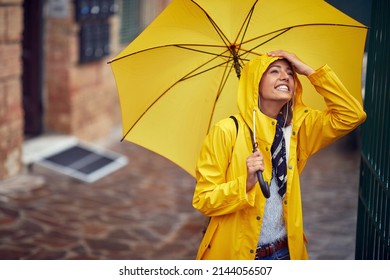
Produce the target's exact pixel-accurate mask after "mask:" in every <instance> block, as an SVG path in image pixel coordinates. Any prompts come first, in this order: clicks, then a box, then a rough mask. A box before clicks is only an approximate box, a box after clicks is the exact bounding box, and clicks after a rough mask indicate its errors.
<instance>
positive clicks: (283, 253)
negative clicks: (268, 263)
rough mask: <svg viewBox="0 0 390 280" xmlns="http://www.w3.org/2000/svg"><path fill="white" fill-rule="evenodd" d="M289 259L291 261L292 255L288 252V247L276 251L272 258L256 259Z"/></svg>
mask: <svg viewBox="0 0 390 280" xmlns="http://www.w3.org/2000/svg"><path fill="white" fill-rule="evenodd" d="M289 259H290V253H289V252H288V247H284V248H282V249H280V250H278V251H276V252H275V253H273V254H272V255H270V256H266V257H262V258H257V257H256V258H255V260H289Z"/></svg>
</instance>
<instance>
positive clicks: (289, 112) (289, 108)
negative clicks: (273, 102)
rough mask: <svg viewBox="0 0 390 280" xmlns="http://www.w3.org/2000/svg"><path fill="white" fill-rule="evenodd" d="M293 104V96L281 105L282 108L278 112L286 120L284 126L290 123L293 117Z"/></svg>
mask: <svg viewBox="0 0 390 280" xmlns="http://www.w3.org/2000/svg"><path fill="white" fill-rule="evenodd" d="M293 106H294V97H293V98H291V100H290V101H289V102H287V103H286V104H285V105H284V106H283V107H282V110H280V113H281V114H282V115H283V119H284V120H286V124H285V126H288V125H290V124H291V120H292V118H293Z"/></svg>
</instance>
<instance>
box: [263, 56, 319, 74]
mask: <svg viewBox="0 0 390 280" xmlns="http://www.w3.org/2000/svg"><path fill="white" fill-rule="evenodd" d="M267 55H269V56H279V57H283V58H285V59H287V60H288V61H289V62H290V63H291V64H292V66H293V67H294V69H295V71H296V72H297V73H298V74H301V75H305V76H309V75H311V74H313V73H314V72H315V71H314V69H313V68H311V67H310V66H309V65H307V64H306V63H304V62H303V61H302V60H300V59H299V58H298V57H297V56H296V55H295V54H293V53H289V52H286V51H283V50H277V51H270V52H268V53H267Z"/></svg>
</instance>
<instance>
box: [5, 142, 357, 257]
mask: <svg viewBox="0 0 390 280" xmlns="http://www.w3.org/2000/svg"><path fill="white" fill-rule="evenodd" d="M113 138H114V139H116V140H115V141H107V142H105V143H104V145H105V147H106V148H108V149H110V150H112V151H115V152H117V153H120V154H123V155H126V156H127V157H128V161H129V163H128V164H127V165H126V166H125V167H123V168H121V169H120V170H118V171H116V172H115V173H112V174H110V175H108V176H106V177H104V178H102V179H100V180H99V181H97V182H95V183H91V184H87V183H82V182H80V181H76V180H74V179H72V178H70V177H67V176H65V175H61V174H58V173H55V172H53V171H50V170H48V169H45V168H43V167H39V166H36V165H33V166H32V168H31V169H30V170H29V171H26V172H25V173H24V174H21V175H19V176H17V177H15V178H12V179H11V180H7V181H2V182H0V259H112V260H117V259H139V260H146V259H155V260H158V259H173V260H175V259H177V260H179V259H187V260H191V259H194V258H195V255H196V251H197V247H198V245H199V242H200V238H201V234H202V233H201V231H202V228H203V224H204V221H205V218H204V217H203V216H202V215H201V214H200V213H198V212H197V211H195V210H194V209H193V207H192V205H191V200H192V194H193V188H194V185H195V180H194V179H193V178H192V177H191V176H189V175H188V174H187V173H185V172H184V171H183V170H181V169H180V168H178V167H177V166H176V165H174V164H173V163H171V162H169V161H168V160H166V159H165V158H162V157H161V156H159V155H156V154H154V153H152V152H150V151H148V150H145V149H143V148H141V147H139V146H137V145H134V144H131V143H129V142H122V143H121V142H119V140H118V139H119V138H120V136H117V135H115V136H114V137H113ZM345 139H348V138H345ZM345 139H342V141H339V142H337V143H335V144H333V145H332V146H330V147H328V148H326V149H325V150H323V151H321V152H320V153H318V154H317V155H315V156H314V157H313V158H312V159H310V160H309V162H308V164H307V166H306V169H305V170H304V173H303V174H302V177H301V179H302V180H301V184H302V197H303V208H304V218H305V228H306V235H307V237H308V239H309V246H308V249H309V254H310V257H311V259H336V260H338V259H353V258H354V250H355V249H354V248H355V243H354V242H355V230H356V212H357V210H356V209H357V199H358V197H357V196H358V182H359V164H360V162H359V152H358V151H357V150H351V149H349V148H346V144H348V142H347V140H345ZM349 145H350V144H349Z"/></svg>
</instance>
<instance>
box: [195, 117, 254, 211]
mask: <svg viewBox="0 0 390 280" xmlns="http://www.w3.org/2000/svg"><path fill="white" fill-rule="evenodd" d="M231 123H233V122H231ZM225 124H226V121H225ZM233 126H234V124H233ZM235 140H236V129H235V128H234V129H228V127H227V126H226V125H225V126H224V125H223V121H221V122H219V123H217V124H216V125H215V126H214V128H212V129H211V130H210V133H209V134H208V135H207V137H206V139H205V142H204V144H203V147H202V149H201V152H200V156H199V159H198V163H197V167H196V180H197V184H196V187H195V191H194V196H193V201H192V204H193V206H194V208H195V209H197V210H199V211H200V212H202V213H203V214H204V215H207V216H219V215H226V214H229V213H232V212H235V211H237V210H241V209H243V208H245V207H248V206H250V205H252V206H253V204H254V199H250V198H253V197H254V196H252V195H248V196H247V194H246V173H245V174H243V175H241V176H238V177H237V178H233V179H232V180H230V181H227V173H228V168H229V165H230V161H231V157H232V149H233V146H234V141H235ZM248 197H249V198H248Z"/></svg>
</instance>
